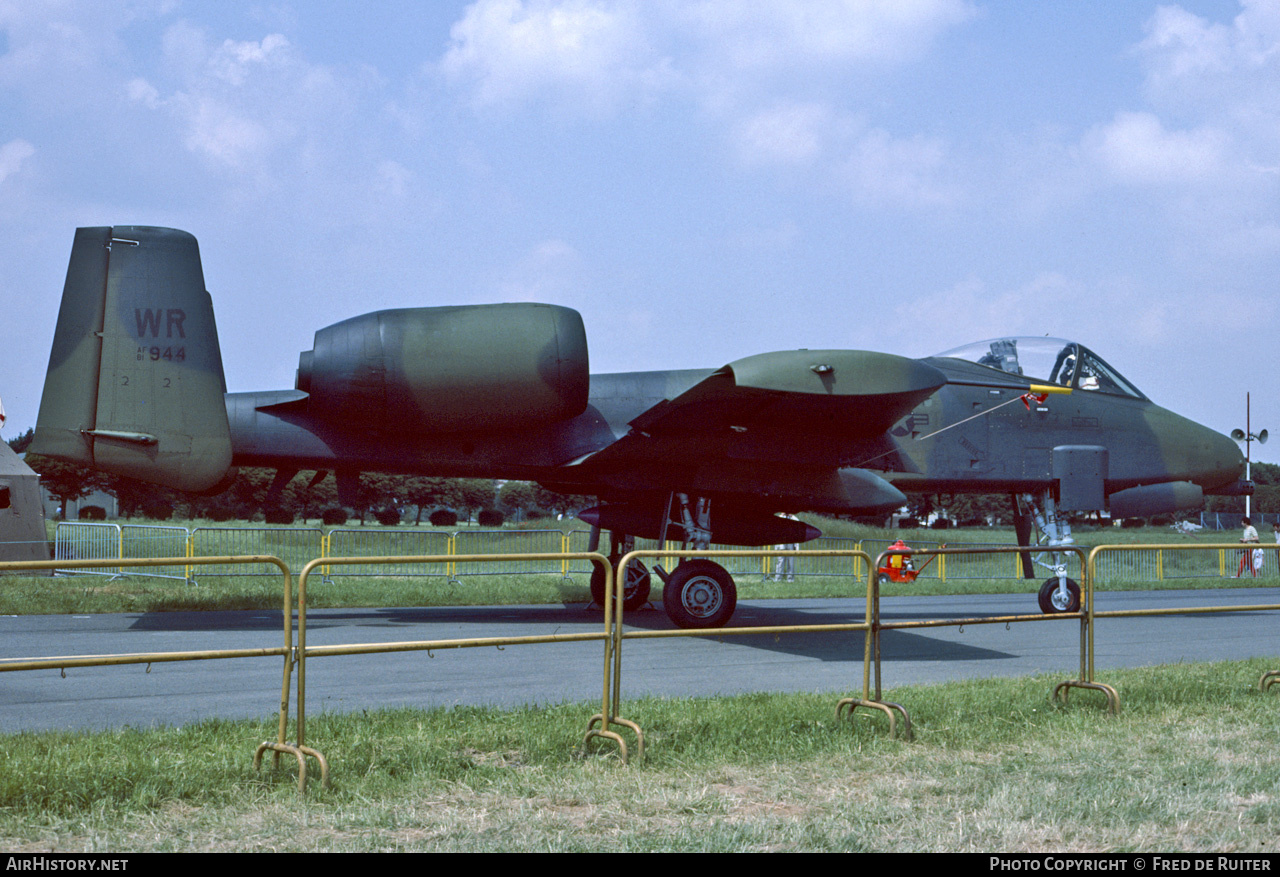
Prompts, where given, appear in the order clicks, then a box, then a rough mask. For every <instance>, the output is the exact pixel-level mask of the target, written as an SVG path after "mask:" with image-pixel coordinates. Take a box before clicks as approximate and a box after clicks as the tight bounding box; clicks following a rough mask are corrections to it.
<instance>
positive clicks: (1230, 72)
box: [1137, 0, 1280, 171]
mask: <svg viewBox="0 0 1280 877" xmlns="http://www.w3.org/2000/svg"><path fill="white" fill-rule="evenodd" d="M1137 51H1138V53H1139V55H1140V56H1141V57H1142V59H1143V61H1144V64H1145V66H1146V74H1147V76H1146V83H1145V87H1146V93H1147V95H1148V96H1149V98H1150V99H1151V102H1152V105H1153V107H1154V108H1155V109H1156V110H1157V111H1158V112H1160V113H1161V115H1162V116H1164V117H1172V116H1175V115H1176V116H1177V117H1179V118H1180V119H1181V120H1184V121H1185V123H1187V124H1199V125H1201V126H1212V127H1214V128H1217V129H1219V130H1221V131H1223V132H1226V134H1227V135H1228V136H1229V138H1230V141H1231V144H1232V147H1233V150H1234V151H1235V152H1236V153H1237V157H1238V159H1239V163H1240V164H1241V166H1242V167H1245V168H1249V167H1252V168H1253V169H1255V170H1260V171H1274V170H1275V169H1276V168H1277V167H1280V100H1277V99H1276V95H1277V94H1280V3H1278V2H1276V0H1244V2H1242V4H1241V11H1240V14H1239V15H1237V16H1236V17H1235V18H1234V19H1233V20H1232V22H1231V23H1230V24H1219V23H1211V22H1209V21H1208V20H1206V19H1204V18H1201V17H1199V16H1197V15H1193V14H1192V13H1190V12H1187V11H1186V10H1184V9H1182V8H1181V7H1178V6H1168V7H1161V8H1160V9H1159V10H1158V11H1157V13H1156V14H1155V15H1154V16H1153V17H1152V18H1151V20H1150V21H1149V22H1148V23H1147V37H1146V39H1145V40H1143V41H1142V42H1141V43H1140V44H1139V45H1138V47H1137Z"/></svg>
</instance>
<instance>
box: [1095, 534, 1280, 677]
mask: <svg viewBox="0 0 1280 877" xmlns="http://www.w3.org/2000/svg"><path fill="white" fill-rule="evenodd" d="M1256 548H1257V546H1256V545H1252V544H1250V545H1243V546H1242V545H1241V544H1240V543H1231V544H1220V545H1185V544H1183V545H1178V544H1174V545H1140V546H1139V545H1099V546H1097V547H1095V548H1094V549H1093V550H1092V551H1090V552H1089V557H1088V561H1087V567H1088V571H1089V573H1088V575H1087V576H1086V578H1089V579H1090V581H1092V576H1093V570H1094V569H1095V566H1096V564H1097V562H1098V558H1099V557H1101V556H1103V555H1105V554H1108V553H1117V554H1118V553H1123V552H1131V551H1138V550H1148V551H1150V550H1159V551H1161V552H1164V551H1175V552H1177V551H1217V552H1218V556H1219V563H1220V564H1222V566H1223V575H1224V576H1225V575H1226V569H1227V568H1228V567H1227V566H1226V557H1227V556H1228V552H1233V553H1235V552H1240V551H1249V552H1250V553H1252V551H1253V550H1255V549H1256ZM1248 560H1249V562H1250V563H1251V562H1252V557H1250V558H1248ZM1250 578H1252V577H1250ZM1246 581H1248V579H1240V582H1241V584H1242V585H1243V584H1244V583H1245V582H1246ZM1255 581H1256V579H1255ZM1090 596H1091V597H1092V593H1091V594H1090ZM1275 611H1280V603H1263V604H1252V605H1245V606H1241V605H1229V606H1221V605H1219V606H1196V607H1178V608H1176V609H1123V610H1111V611H1107V612H1096V611H1094V609H1093V600H1092V599H1090V601H1089V607H1088V612H1089V628H1088V629H1089V637H1088V648H1087V652H1088V666H1087V671H1086V672H1087V675H1086V676H1085V678H1086V679H1088V680H1089V681H1090V682H1092V681H1093V673H1094V651H1093V620H1094V619H1095V618H1139V617H1144V616H1153V615H1198V614H1209V613H1215V612H1275ZM1278 678H1280V670H1269V671H1267V672H1266V673H1263V674H1262V678H1261V679H1259V680H1258V688H1259V689H1260V690H1262V691H1266V690H1267V689H1268V688H1270V687H1271V685H1272V684H1274V683H1275V682H1276V680H1277V679H1278Z"/></svg>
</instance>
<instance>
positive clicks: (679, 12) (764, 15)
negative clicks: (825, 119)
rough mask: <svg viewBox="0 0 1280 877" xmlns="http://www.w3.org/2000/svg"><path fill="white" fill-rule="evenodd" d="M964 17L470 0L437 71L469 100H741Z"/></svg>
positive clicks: (887, 59)
mask: <svg viewBox="0 0 1280 877" xmlns="http://www.w3.org/2000/svg"><path fill="white" fill-rule="evenodd" d="M974 14H975V12H974V9H973V7H972V5H971V4H970V3H969V2H967V0H827V2H793V3H755V2H742V0H701V2H696V3H685V2H677V0H478V2H476V3H473V4H472V5H471V6H469V7H468V8H467V11H466V13H465V15H464V16H463V18H462V19H461V20H460V21H459V22H458V23H457V24H455V25H454V27H453V29H452V32H451V37H452V40H451V43H450V46H449V49H448V50H447V52H446V53H445V55H444V57H443V59H442V60H441V62H440V68H441V70H442V71H443V72H444V73H445V74H446V75H447V77H448V78H449V79H450V80H451V81H452V82H454V83H455V84H457V85H461V86H464V87H467V88H469V90H470V91H471V93H472V96H473V100H474V102H475V103H476V104H477V105H489V104H510V103H515V102H518V101H525V100H534V99H538V98H541V97H544V96H546V95H548V94H551V95H555V96H558V97H559V98H561V99H562V100H563V99H567V100H568V101H571V102H575V101H576V102H578V103H579V104H580V105H581V106H582V107H583V108H585V109H588V110H591V111H597V110H599V109H601V108H609V107H620V106H623V105H624V104H625V103H626V102H630V101H634V100H636V99H640V100H649V99H651V98H653V97H655V96H657V95H660V94H663V93H676V92H678V93H679V94H681V96H688V95H692V96H693V97H694V98H695V99H696V100H697V101H698V102H699V103H701V104H702V105H704V106H709V107H714V106H722V105H723V104H724V102H725V101H726V100H728V101H729V102H730V103H732V104H736V103H739V102H741V101H744V100H746V101H750V100H751V99H752V98H753V97H754V95H755V94H756V93H757V92H758V91H759V86H760V81H759V80H760V77H764V78H766V79H767V78H769V77H771V76H774V75H778V74H780V75H783V76H784V77H792V76H794V75H795V74H796V71H797V70H800V71H812V70H815V69H818V70H822V69H827V70H837V69H840V68H842V67H844V66H847V65H848V64H851V63H878V64H884V63H899V62H902V61H907V60H911V59H914V58H918V57H920V56H921V55H922V54H924V53H925V52H926V51H927V50H928V48H929V46H930V45H931V44H932V42H933V40H934V39H935V38H936V37H937V36H938V34H940V33H941V32H942V31H944V30H946V29H947V28H949V27H954V26H956V25H958V24H960V23H963V22H964V21H966V20H968V19H969V18H971V17H972V16H973V15H974ZM726 94H728V95H729V96H728V97H726Z"/></svg>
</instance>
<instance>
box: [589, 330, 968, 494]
mask: <svg viewBox="0 0 1280 877" xmlns="http://www.w3.org/2000/svg"><path fill="white" fill-rule="evenodd" d="M945 383H946V377H945V376H944V375H943V374H942V372H940V371H939V370H938V369H936V368H934V367H932V366H930V365H927V364H925V363H922V362H919V361H917V360H913V359H907V358H905V357H900V356H894V355H892V354H886V353H874V352H870V351H862V350H793V351H782V352H777V353H765V354H760V355H758V356H752V357H747V358H746V359H741V360H737V361H736V362H732V363H730V364H729V365H726V366H724V367H723V368H721V369H718V370H717V371H715V372H713V373H712V374H711V375H709V376H708V377H706V378H705V379H703V380H702V381H700V382H699V383H697V384H695V385H694V386H693V387H691V388H689V389H688V390H686V391H685V392H683V393H681V394H679V395H677V396H676V397H674V398H672V399H666V400H663V401H662V402H660V403H658V404H657V405H654V406H653V407H651V408H649V409H648V410H646V411H645V412H643V413H642V414H640V415H639V416H638V417H636V418H634V419H633V420H631V421H630V423H629V424H628V426H629V428H630V430H629V432H628V433H627V434H626V435H625V436H623V437H622V438H620V439H619V440H618V441H616V442H614V443H613V444H611V445H610V446H609V447H607V448H604V449H602V450H601V451H598V452H597V453H595V454H593V455H591V456H589V457H588V458H586V459H584V460H582V461H579V462H578V464H577V465H578V466H580V467H582V469H583V470H586V472H590V473H591V479H592V480H593V481H598V482H602V483H605V484H608V485H610V486H612V487H614V488H615V489H617V490H619V491H644V490H650V491H652V490H653V489H654V488H655V486H656V485H670V489H672V490H685V491H697V492H702V493H706V494H709V495H710V494H721V495H723V494H737V495H741V496H742V497H743V499H744V500H746V501H748V502H750V501H752V500H765V501H766V502H767V503H768V504H770V505H778V506H783V507H785V506H791V507H794V508H797V509H799V508H805V509H811V510H819V509H830V510H842V511H847V510H855V509H872V508H884V507H895V506H897V505H900V504H901V503H902V502H904V501H905V498H904V497H903V496H902V494H901V493H900V492H899V491H898V490H897V489H896V488H894V487H893V486H892V485H890V484H889V483H888V482H886V481H884V480H883V479H882V478H880V477H879V476H877V475H875V474H874V473H872V472H869V471H867V470H864V469H860V468H857V466H856V464H857V463H859V462H861V461H863V460H866V459H868V458H871V457H876V458H879V459H878V460H877V468H889V465H886V460H885V459H884V458H885V457H887V456H889V457H897V454H896V447H897V446H896V444H895V443H894V441H893V439H892V438H891V437H890V436H889V435H888V430H889V428H890V427H892V426H893V424H894V423H896V422H898V421H899V420H901V419H902V418H903V417H904V416H906V415H907V414H908V413H910V412H911V411H912V409H914V408H915V407H916V406H917V405H918V404H919V403H920V402H922V401H923V400H924V399H926V398H928V397H929V396H931V395H932V394H933V393H934V392H936V391H937V390H938V388H939V387H941V386H942V385H943V384H945ZM900 459H901V460H905V456H903V457H901V458H900ZM584 474H585V472H584Z"/></svg>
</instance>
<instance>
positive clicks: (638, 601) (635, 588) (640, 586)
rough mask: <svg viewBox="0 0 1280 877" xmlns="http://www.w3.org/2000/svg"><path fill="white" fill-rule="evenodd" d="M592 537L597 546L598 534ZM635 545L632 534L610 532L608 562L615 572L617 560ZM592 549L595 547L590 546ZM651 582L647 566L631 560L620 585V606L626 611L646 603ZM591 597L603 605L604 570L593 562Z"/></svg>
mask: <svg viewBox="0 0 1280 877" xmlns="http://www.w3.org/2000/svg"><path fill="white" fill-rule="evenodd" d="M593 538H594V539H595V541H596V544H597V547H598V545H599V539H598V536H593ZM635 547H636V539H635V537H634V536H625V535H623V534H622V533H618V532H616V531H615V532H614V533H613V534H612V538H611V539H610V540H609V564H610V565H611V566H612V567H613V569H614V571H615V572H616V571H617V569H618V561H619V560H621V559H622V556H623V555H624V554H626V553H627V552H629V551H631V550H633V549H634V548H635ZM592 550H593V551H594V550H596V549H595V548H592ZM651 582H652V577H651V576H650V575H649V569H648V567H646V566H645V565H644V564H643V563H641V562H640V561H638V560H633V561H631V563H629V564H628V565H627V580H626V582H625V583H624V584H623V586H622V608H623V609H624V610H625V611H627V612H634V611H635V610H637V609H639V608H640V607H641V606H643V605H644V604H646V603H648V602H649V588H650V584H651ZM591 599H592V600H593V601H594V602H595V604H596V605H597V606H603V605H604V570H603V569H601V568H600V567H598V566H595V565H594V564H593V565H592V568H591Z"/></svg>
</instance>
